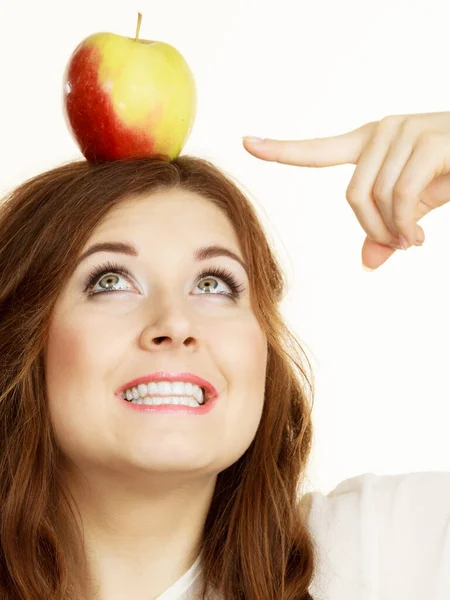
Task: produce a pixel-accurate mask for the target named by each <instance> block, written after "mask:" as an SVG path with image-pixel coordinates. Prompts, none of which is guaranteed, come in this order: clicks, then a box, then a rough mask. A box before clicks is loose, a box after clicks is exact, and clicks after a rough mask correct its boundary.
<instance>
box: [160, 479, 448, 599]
mask: <svg viewBox="0 0 450 600" xmlns="http://www.w3.org/2000/svg"><path fill="white" fill-rule="evenodd" d="M301 504H302V506H303V507H304V508H305V510H309V517H308V528H309V530H310V532H311V534H312V537H313V539H314V541H315V543H316V569H317V570H316V574H315V576H314V579H313V582H312V584H311V587H310V588H309V591H310V593H311V595H312V597H313V598H314V599H315V600H425V599H426V600H450V473H444V472H425V473H410V474H406V475H383V476H379V475H375V474H373V473H365V474H363V475H358V476H357V477H352V478H351V479H346V480H345V481H342V482H341V483H340V484H339V485H338V486H337V487H336V488H335V489H334V490H333V491H332V492H330V493H329V494H327V495H324V494H322V493H320V492H310V493H308V494H305V495H304V496H303V498H302V501H301ZM200 573H201V565H200V557H198V558H197V560H196V562H195V563H194V564H193V565H192V566H191V568H190V569H189V570H188V571H187V572H186V573H185V574H184V575H183V576H182V577H181V578H180V579H178V581H176V582H175V583H174V584H173V585H171V586H170V588H168V589H167V590H166V591H165V592H164V593H163V594H162V595H160V596H158V598H157V600H196V596H195V591H196V588H197V585H198V584H199V582H200V580H201V578H200V577H199V575H200ZM261 600H263V599H261Z"/></svg>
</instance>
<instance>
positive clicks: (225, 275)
mask: <svg viewBox="0 0 450 600" xmlns="http://www.w3.org/2000/svg"><path fill="white" fill-rule="evenodd" d="M440 119H441V121H439V119H438V117H436V116H435V115H428V116H425V115H416V116H412V117H403V122H402V123H403V125H402V124H401V122H400V120H399V121H398V123H397V125H398V127H397V131H396V132H395V133H394V132H393V131H391V130H390V129H389V127H387V122H385V121H383V122H381V123H380V124H368V125H366V126H364V127H363V128H361V129H360V130H357V131H355V132H352V133H350V134H347V135H346V136H343V137H342V138H340V139H339V138H338V139H330V140H324V141H319V140H316V141H312V142H306V143H305V142H298V143H293V142H285V143H281V142H273V141H272V142H271V141H268V142H263V143H260V144H259V145H252V143H251V142H246V147H247V149H248V150H249V151H251V152H252V153H253V154H255V155H256V156H259V157H260V158H263V159H266V160H280V161H281V162H286V163H291V164H292V163H293V164H303V165H308V164H310V165H311V166H313V165H314V166H324V165H325V164H342V163H343V162H356V163H358V167H357V170H356V172H355V177H356V179H355V178H354V179H355V181H356V183H355V185H354V189H355V190H359V191H360V194H361V197H360V196H359V195H358V194H356V193H355V194H353V193H352V194H351V199H352V206H354V209H355V212H356V213H357V216H358V218H359V219H360V222H361V224H362V225H363V227H364V228H365V229H366V231H367V233H368V236H369V235H370V239H369V238H368V240H367V241H366V243H365V247H364V249H363V258H365V260H366V262H367V264H369V266H372V267H374V266H378V265H379V264H381V262H382V261H383V260H386V258H387V256H388V255H389V254H390V253H392V252H393V251H394V250H392V249H391V247H388V244H390V243H391V242H392V243H393V244H396V245H397V244H398V241H399V237H400V235H402V236H403V237H405V238H406V239H407V240H408V242H409V243H414V237H415V236H417V235H418V236H419V238H420V239H423V232H422V230H421V228H418V229H416V227H418V226H417V225H416V221H417V219H418V218H420V216H423V214H425V212H427V211H428V210H430V209H431V208H434V207H436V206H439V205H440V204H443V203H444V202H446V201H447V200H448V199H449V198H450V184H449V179H448V177H447V176H446V175H445V172H446V171H445V167H443V166H442V165H445V156H444V154H445V153H446V152H447V154H448V151H447V149H446V146H445V143H444V142H447V145H448V140H449V134H450V132H448V131H447V130H446V127H447V129H448V128H449V127H450V117H449V114H448V113H445V114H441V116H440ZM388 121H389V123H390V124H391V125H390V126H392V127H393V126H394V123H396V122H397V121H395V120H388ZM420 128H421V131H419V129H420ZM408 131H409V134H407V132H408ZM414 132H415V133H414ZM417 140H418V141H417ZM427 140H433V144H431V142H427ZM437 140H442V143H441V144H438V143H437ZM435 142H436V143H435ZM425 150H426V155H424V154H422V153H423V152H425ZM446 156H447V155H446ZM400 157H401V158H402V160H403V163H402V164H401V161H400ZM408 159H409V162H408ZM383 161H384V162H383ZM447 162H448V161H447ZM405 163H406V167H405V169H403V167H404V165H405ZM432 171H433V172H432ZM394 176H395V177H394ZM377 177H378V179H377ZM394 179H396V181H397V180H398V181H399V182H400V183H401V185H400V184H399V183H396V181H394ZM431 180H433V181H432V183H431V184H429V182H430V181H431ZM374 182H377V185H376V188H377V193H376V194H374V196H375V198H374V200H373V201H372V199H371V189H372V187H373V184H374ZM419 184H420V185H419ZM422 184H423V187H422V188H421V187H420V186H422ZM427 184H429V185H428V187H427ZM402 186H406V188H404V187H402ZM378 188H379V189H378ZM406 189H407V190H408V191H409V192H414V194H415V196H414V197H415V199H416V200H417V199H420V203H419V204H418V205H416V204H413V202H412V200H411V199H410V197H409V196H408V197H407V198H406V200H404V198H405V197H404V195H403V194H402V190H403V191H405V190H406ZM378 192H380V196H378ZM380 198H381V199H383V201H382V202H380ZM388 198H390V200H391V203H390V205H389V203H388V202H387V199H388ZM384 200H386V203H384ZM418 207H419V208H418ZM0 283H1V285H0V314H1V321H0V323H1V325H0V327H1V334H2V335H1V346H0V356H1V357H2V359H1V361H2V362H1V364H2V378H1V392H0V400H1V402H0V411H1V414H0V423H1V425H2V426H1V430H0V457H1V459H0V460H1V461H2V462H1V468H2V470H1V473H2V485H1V497H0V501H1V506H2V512H1V520H0V525H1V527H0V542H1V559H0V592H1V594H0V595H1V598H2V600H3V599H5V600H19V599H20V600H23V599H26V600H37V599H39V600H50V599H52V600H55V599H58V600H63V599H64V600H67V599H70V600H81V599H83V600H94V599H101V600H119V599H120V600H123V599H128V598H132V599H133V600H144V599H145V600H148V599H155V598H157V599H158V600H188V599H193V598H202V597H205V598H221V599H225V600H237V599H242V600H261V599H264V600H281V599H282V600H288V599H289V600H294V599H295V600H300V599H308V598H311V597H313V598H344V597H345V598H346V599H347V600H352V599H356V598H358V600H359V599H361V598H374V599H375V598H382V597H383V598H385V597H391V596H389V594H391V593H393V592H395V598H396V600H398V599H401V598H408V599H409V600H411V598H418V597H419V593H420V597H423V596H424V594H425V588H426V592H427V597H436V598H438V597H439V596H438V595H437V594H438V591H439V590H440V589H441V588H439V586H444V585H445V584H446V583H447V584H448V583H449V582H448V581H447V582H445V581H444V578H445V577H446V576H447V577H448V575H446V573H448V568H446V567H445V566H444V563H438V560H444V558H445V551H447V552H449V544H450V536H449V535H448V533H447V537H445V535H446V527H447V521H448V518H449V516H450V480H449V478H448V476H447V475H446V474H431V473H429V474H411V475H410V476H403V477H401V476H399V477H378V478H377V477H375V476H371V475H366V476H361V477H357V478H353V479H351V480H348V481H346V482H343V483H342V484H341V485H340V486H338V488H336V490H335V491H334V492H332V493H331V494H329V495H328V496H323V495H321V494H319V493H317V492H316V493H313V494H307V495H303V496H302V493H301V492H302V484H303V477H304V474H305V471H306V467H307V462H308V457H309V453H310V448H311V441H312V425H311V418H310V417H311V400H312V391H313V386H312V377H311V373H310V367H309V364H308V361H307V358H306V356H305V355H304V354H303V352H302V350H301V348H300V346H299V345H298V343H297V342H296V340H295V338H294V337H293V336H292V335H291V334H290V332H289V330H288V329H287V327H286V326H285V324H284V323H283V320H282V318H281V315H280V313H279V310H278V307H279V302H280V300H281V299H282V297H283V294H284V292H285V288H284V279H283V273H282V271H281V269H280V266H279V264H278V262H277V260H276V258H275V256H274V254H273V252H272V250H271V248H270V246H269V244H268V242H267V240H266V237H265V233H264V231H263V229H262V227H261V225H260V223H259V221H258V219H257V216H256V213H255V211H254V209H253V207H252V205H251V203H250V202H249V201H248V200H247V199H246V198H245V196H244V195H243V194H242V193H241V191H240V190H239V188H238V186H237V185H236V184H235V183H233V182H232V180H231V179H230V178H228V177H226V176H225V175H224V174H223V173H221V172H219V171H218V170H217V169H216V168H215V167H214V166H213V165H211V164H210V163H208V162H206V161H203V160H200V159H195V158H191V157H187V156H184V157H179V158H178V159H176V160H174V161H173V162H172V163H166V162H163V161H159V160H151V159H133V160H124V161H116V162H112V163H103V164H91V163H88V162H86V161H79V162H74V163H70V164H66V165H63V166H61V167H58V168H56V169H53V170H51V171H49V172H46V173H43V174H40V175H38V176H36V177H34V178H32V179H31V180H29V181H27V182H25V183H23V184H22V185H21V186H19V187H18V188H17V189H16V190H14V191H13V192H12V193H11V194H10V195H9V196H8V197H7V198H6V199H5V201H4V202H3V204H2V205H1V214H0ZM174 403H178V404H176V405H175V404H174ZM434 494H437V495H436V496H435V495H434ZM394 501H395V502H394ZM421 502H427V503H428V504H427V505H426V509H425V510H424V514H423V515H422V518H421V519H420V518H418V516H419V517H420V514H419V513H418V509H420V507H421ZM428 509H429V510H431V511H432V512H431V513H430V514H428ZM412 526H414V527H415V530H414V531H413V532H411V530H410V528H411V527H412ZM377 536H378V537H377ZM444 542H445V543H447V544H448V545H447V546H445V543H444ZM425 544H426V545H427V550H426V553H424V551H423V548H422V545H425ZM445 548H447V550H445ZM380 549H382V550H383V552H382V554H381V555H380V553H379V552H380ZM385 558H386V560H384V559H385ZM447 559H448V556H447ZM415 567H417V569H416V570H414V568H415ZM389 569H390V570H389ZM439 578H440V579H439ZM424 586H425V587H424ZM433 586H434V587H433ZM433 592H434V596H433ZM447 592H448V588H447ZM415 594H417V595H415ZM203 595H204V596H203ZM392 597H393V596H392ZM441 597H442V598H444V587H442V596H441Z"/></svg>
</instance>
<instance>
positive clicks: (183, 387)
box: [122, 381, 204, 406]
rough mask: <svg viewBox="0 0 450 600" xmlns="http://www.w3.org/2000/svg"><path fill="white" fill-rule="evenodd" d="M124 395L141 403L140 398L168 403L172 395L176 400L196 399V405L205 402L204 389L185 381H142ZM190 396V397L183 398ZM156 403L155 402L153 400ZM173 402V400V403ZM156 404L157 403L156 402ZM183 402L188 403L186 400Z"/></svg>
mask: <svg viewBox="0 0 450 600" xmlns="http://www.w3.org/2000/svg"><path fill="white" fill-rule="evenodd" d="M122 396H123V397H124V398H126V399H127V400H128V401H129V402H130V401H133V402H136V403H137V404H140V403H141V402H140V400H142V399H144V398H145V399H146V401H145V404H147V400H160V399H161V400H162V402H158V403H159V404H164V403H168V401H169V399H170V397H175V399H176V400H178V399H183V400H194V401H196V403H195V406H198V405H199V404H204V395H203V389H202V388H201V387H200V386H198V385H195V384H193V383H190V382H189V383H185V382H184V381H158V382H156V381H151V382H149V383H148V384H147V383H140V384H139V385H138V386H135V387H133V388H128V389H127V390H125V391H124V392H123V393H122ZM149 396H159V397H161V396H164V398H149ZM186 396H189V398H187V399H186V398H181V397H186ZM151 403H152V404H154V402H153V401H152V402H151ZM172 403H173V402H171V404H172ZM155 404H156V403H155ZM182 404H186V402H185V401H183V402H182Z"/></svg>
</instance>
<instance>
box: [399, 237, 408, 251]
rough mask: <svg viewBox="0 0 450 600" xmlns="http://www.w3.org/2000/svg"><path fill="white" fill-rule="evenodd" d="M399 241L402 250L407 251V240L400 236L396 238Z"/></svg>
mask: <svg viewBox="0 0 450 600" xmlns="http://www.w3.org/2000/svg"><path fill="white" fill-rule="evenodd" d="M398 239H399V240H400V244H401V245H402V248H403V250H408V248H409V244H408V240H407V239H406V238H404V237H403V236H402V235H401V236H400V237H399V238H398Z"/></svg>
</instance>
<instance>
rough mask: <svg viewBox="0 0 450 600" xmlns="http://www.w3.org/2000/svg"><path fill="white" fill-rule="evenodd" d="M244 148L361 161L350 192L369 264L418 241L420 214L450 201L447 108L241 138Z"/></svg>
mask: <svg viewBox="0 0 450 600" xmlns="http://www.w3.org/2000/svg"><path fill="white" fill-rule="evenodd" d="M244 147H245V149H246V150H247V151H248V152H250V153H251V154H253V155H254V156H256V157H257V158H261V159H263V160H269V161H276V162H279V163H284V164H287V165H297V166H303V167H330V166H334V165H343V164H355V165H357V166H356V169H355V172H354V174H353V177H352V179H351V181H350V184H349V186H348V188H347V192H346V198H347V201H348V203H349V204H350V206H351V208H352V210H353V211H354V213H355V215H356V218H357V219H358V221H359V223H360V224H361V227H362V228H363V229H364V231H365V232H366V234H367V237H366V239H365V240H364V244H363V247H362V261H363V264H365V265H367V266H368V267H370V268H372V269H376V268H377V267H379V266H380V265H382V264H383V263H384V262H385V261H386V260H387V259H388V258H389V257H390V256H392V254H393V253H394V252H395V249H399V250H400V249H402V242H403V244H404V247H403V249H405V250H406V249H407V248H409V247H410V246H411V245H414V244H416V245H421V243H423V242H424V240H425V234H424V231H423V229H422V227H420V226H419V225H417V221H419V220H420V219H421V218H422V217H423V216H424V215H426V214H427V213H429V212H430V211H431V210H433V209H434V208H437V207H438V206H442V205H443V204H445V203H446V202H449V201H450V112H442V113H423V114H415V115H393V116H389V117H385V118H384V119H382V120H381V121H374V122H372V123H367V124H366V125H363V126H362V127H359V128H358V129H355V130H353V131H350V132H348V133H344V134H343V135H338V136H334V137H328V138H317V139H312V140H298V141H294V140H293V141H279V140H270V139H266V140H262V141H260V142H255V141H252V138H244ZM402 238H404V240H402Z"/></svg>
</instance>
